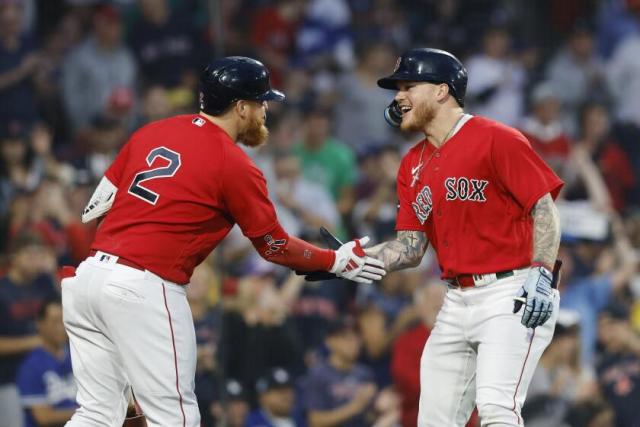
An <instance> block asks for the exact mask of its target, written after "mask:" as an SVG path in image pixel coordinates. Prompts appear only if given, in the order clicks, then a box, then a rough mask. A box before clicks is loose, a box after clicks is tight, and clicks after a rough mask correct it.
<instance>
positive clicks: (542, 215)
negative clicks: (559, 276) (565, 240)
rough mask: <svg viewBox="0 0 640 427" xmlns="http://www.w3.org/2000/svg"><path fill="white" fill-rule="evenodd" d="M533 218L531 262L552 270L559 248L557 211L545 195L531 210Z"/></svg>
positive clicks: (549, 196) (551, 200)
mask: <svg viewBox="0 0 640 427" xmlns="http://www.w3.org/2000/svg"><path fill="white" fill-rule="evenodd" d="M531 215H532V216H533V259H532V261H533V262H538V263H541V264H543V265H546V266H548V267H550V268H553V265H554V263H555V261H556V258H557V256H558V248H559V247H560V218H559V216H558V209H557V208H556V205H555V204H554V203H553V199H551V195H549V194H546V195H545V196H543V197H542V198H541V199H540V200H538V202H537V203H536V204H535V206H534V207H533V209H532V210H531Z"/></svg>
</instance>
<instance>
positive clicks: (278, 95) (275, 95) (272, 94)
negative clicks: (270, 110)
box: [256, 89, 285, 102]
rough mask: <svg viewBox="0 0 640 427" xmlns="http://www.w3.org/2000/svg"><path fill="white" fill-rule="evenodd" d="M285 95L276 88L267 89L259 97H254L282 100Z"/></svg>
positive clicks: (261, 99)
mask: <svg viewBox="0 0 640 427" xmlns="http://www.w3.org/2000/svg"><path fill="white" fill-rule="evenodd" d="M284 98H285V95H284V93H282V92H280V91H279V90H277V89H269V90H268V91H267V92H265V93H263V94H262V95H260V96H259V97H257V98H256V100H257V101H277V102H282V101H284Z"/></svg>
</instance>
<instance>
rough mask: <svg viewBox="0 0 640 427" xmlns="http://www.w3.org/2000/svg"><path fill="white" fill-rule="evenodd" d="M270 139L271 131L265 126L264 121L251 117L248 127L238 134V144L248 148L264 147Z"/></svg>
mask: <svg viewBox="0 0 640 427" xmlns="http://www.w3.org/2000/svg"><path fill="white" fill-rule="evenodd" d="M268 138H269V129H267V127H266V126H265V125H264V119H261V118H259V117H255V116H254V117H251V118H250V119H249V122H248V123H247V125H246V126H245V127H244V129H242V130H241V131H240V132H238V142H239V143H241V144H243V145H246V146H247V147H259V146H261V145H264V144H265V143H266V142H267V139H268Z"/></svg>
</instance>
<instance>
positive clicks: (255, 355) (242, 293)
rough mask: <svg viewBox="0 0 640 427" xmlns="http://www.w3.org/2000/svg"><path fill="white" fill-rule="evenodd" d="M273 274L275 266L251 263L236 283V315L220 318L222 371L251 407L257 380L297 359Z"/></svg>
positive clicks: (291, 365) (261, 261)
mask: <svg viewBox="0 0 640 427" xmlns="http://www.w3.org/2000/svg"><path fill="white" fill-rule="evenodd" d="M275 272H276V268H275V266H274V265H273V264H271V263H268V262H266V261H264V260H262V259H256V260H255V261H254V262H252V263H251V264H250V265H249V267H248V271H247V272H246V275H245V276H244V277H242V278H241V279H240V281H239V283H238V294H239V295H238V300H239V301H238V307H237V311H236V310H228V311H227V312H225V313H224V316H223V322H222V325H223V331H222V340H221V344H220V346H219V348H221V349H222V353H223V356H222V361H223V367H224V369H225V373H226V375H229V376H231V377H233V378H237V379H238V380H239V381H241V383H242V386H243V388H244V389H245V392H246V395H247V396H248V399H249V402H250V403H251V406H252V407H253V406H255V403H256V395H255V388H254V385H255V383H256V381H257V379H258V377H259V376H260V375H261V374H262V373H263V372H265V371H266V370H267V369H269V368H272V367H276V366H282V367H285V368H291V367H293V366H294V365H295V363H296V361H297V360H299V358H300V349H299V346H298V343H297V342H296V340H295V333H294V329H293V325H292V323H291V321H290V319H289V318H288V317H287V314H288V310H289V308H288V307H287V305H286V304H285V302H284V301H283V300H282V298H281V297H280V296H281V294H280V293H279V292H278V290H277V288H276V277H275Z"/></svg>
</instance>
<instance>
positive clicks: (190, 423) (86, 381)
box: [62, 252, 200, 427]
mask: <svg viewBox="0 0 640 427" xmlns="http://www.w3.org/2000/svg"><path fill="white" fill-rule="evenodd" d="M117 259H118V257H116V256H113V255H109V254H104V253H102V252H98V253H97V254H96V255H95V256H93V257H89V258H87V259H86V260H85V261H84V262H82V263H81V264H80V266H79V267H78V269H77V271H76V276H75V277H71V278H68V279H63V281H62V304H63V313H64V325H65V328H66V330H67V334H68V335H69V341H70V345H71V362H72V365H73V374H74V377H75V380H76V383H77V386H78V394H77V402H78V404H79V405H80V407H79V408H78V410H77V411H76V413H75V414H74V415H73V417H72V418H71V420H70V421H69V422H68V423H67V424H66V426H67V427H84V426H109V427H121V426H122V423H123V421H124V418H125V412H126V407H127V401H128V396H129V389H130V387H131V388H133V391H134V393H135V397H136V400H137V401H138V404H139V405H140V407H141V408H142V411H143V412H144V414H145V416H146V420H147V425H148V426H150V427H155V426H167V427H168V426H170V427H177V426H182V427H196V426H199V425H200V413H199V411H198V405H197V402H196V396H195V393H194V376H195V368H196V339H195V331H194V326H193V319H192V317H191V310H190V308H189V304H188V302H187V298H186V289H185V287H184V286H180V285H177V284H175V283H172V282H168V281H166V280H163V279H161V278H160V277H158V276H157V275H155V274H153V273H151V272H149V271H142V270H137V269H135V268H131V267H127V266H124V265H121V264H117V263H116V260H117Z"/></svg>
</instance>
